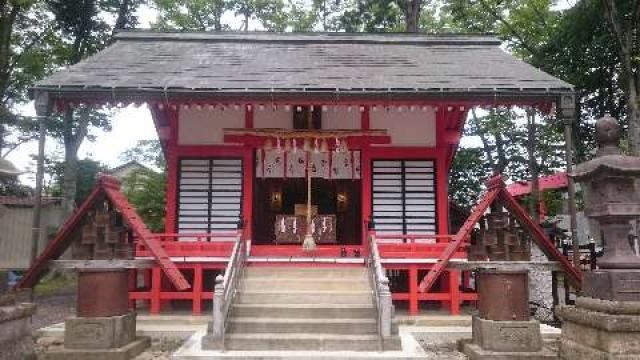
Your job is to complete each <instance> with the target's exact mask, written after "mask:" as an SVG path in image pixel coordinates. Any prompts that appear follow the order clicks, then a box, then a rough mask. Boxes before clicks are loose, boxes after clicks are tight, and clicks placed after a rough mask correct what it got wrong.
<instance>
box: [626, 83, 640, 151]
mask: <svg viewBox="0 0 640 360" xmlns="http://www.w3.org/2000/svg"><path fill="white" fill-rule="evenodd" d="M627 97H628V99H627V101H628V104H627V117H628V119H629V145H630V147H631V153H632V154H633V155H635V156H640V97H639V96H638V89H637V88H636V81H635V79H634V77H633V76H632V74H629V91H628V95H627Z"/></svg>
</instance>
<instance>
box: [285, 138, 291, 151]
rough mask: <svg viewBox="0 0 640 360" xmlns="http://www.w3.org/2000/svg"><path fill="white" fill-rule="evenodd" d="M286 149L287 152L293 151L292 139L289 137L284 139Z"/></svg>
mask: <svg viewBox="0 0 640 360" xmlns="http://www.w3.org/2000/svg"><path fill="white" fill-rule="evenodd" d="M284 151H286V152H289V151H291V140H289V139H285V140H284Z"/></svg>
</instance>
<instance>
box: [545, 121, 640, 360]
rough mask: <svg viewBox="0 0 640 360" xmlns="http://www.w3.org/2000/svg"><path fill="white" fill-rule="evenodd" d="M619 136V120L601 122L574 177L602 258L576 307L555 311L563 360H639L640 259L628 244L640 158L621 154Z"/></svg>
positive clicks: (637, 211)
mask: <svg viewBox="0 0 640 360" xmlns="http://www.w3.org/2000/svg"><path fill="white" fill-rule="evenodd" d="M620 136H621V133H620V125H619V124H618V122H617V120H616V119H614V118H612V117H610V116H605V117H603V118H601V119H599V120H598V121H597V122H596V140H597V141H598V151H597V153H596V157H595V158H594V159H593V160H590V161H587V162H585V163H582V164H579V165H578V166H577V167H576V170H575V173H574V174H573V177H574V178H575V180H576V181H579V182H582V183H583V184H584V185H585V186H586V187H587V188H588V190H589V194H590V196H589V199H588V203H587V204H585V205H586V208H585V214H586V215H587V216H588V217H590V218H592V219H594V220H596V221H598V222H599V224H600V228H601V231H602V234H603V240H604V255H603V257H602V258H601V259H599V260H598V265H599V269H598V270H594V271H591V272H585V273H584V275H583V281H582V283H583V284H582V294H581V296H580V297H578V298H577V299H576V305H575V306H558V307H557V308H556V314H557V316H558V317H559V318H560V319H562V320H563V323H562V338H561V344H560V357H561V358H562V359H569V360H573V359H580V360H590V359H620V360H622V359H640V257H638V256H636V255H635V254H634V253H633V248H632V246H631V244H630V242H629V233H630V231H631V224H630V221H632V220H635V219H637V217H638V216H640V198H639V197H638V193H637V190H636V188H635V181H636V179H637V178H638V177H639V176H640V157H634V156H627V155H623V154H622V153H621V151H620V148H619V146H618V144H619V141H620Z"/></svg>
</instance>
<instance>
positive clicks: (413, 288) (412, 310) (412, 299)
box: [392, 266, 419, 315]
mask: <svg viewBox="0 0 640 360" xmlns="http://www.w3.org/2000/svg"><path fill="white" fill-rule="evenodd" d="M392 297H393V296H392ZM418 312H419V311H418V268H417V267H415V266H410V267H409V315H418Z"/></svg>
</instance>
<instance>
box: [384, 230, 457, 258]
mask: <svg viewBox="0 0 640 360" xmlns="http://www.w3.org/2000/svg"><path fill="white" fill-rule="evenodd" d="M375 237H376V240H377V243H378V249H379V250H380V255H381V256H382V258H408V259H411V258H437V257H438V256H439V255H440V254H441V253H442V252H443V251H444V249H445V248H446V247H447V246H448V244H449V242H450V241H451V238H452V237H453V235H449V234H446V235H426V234H377V233H376V234H375ZM467 246H468V244H463V246H461V248H460V249H459V250H458V251H457V252H456V254H455V255H454V258H465V257H466V251H465V249H466V247H467Z"/></svg>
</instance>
